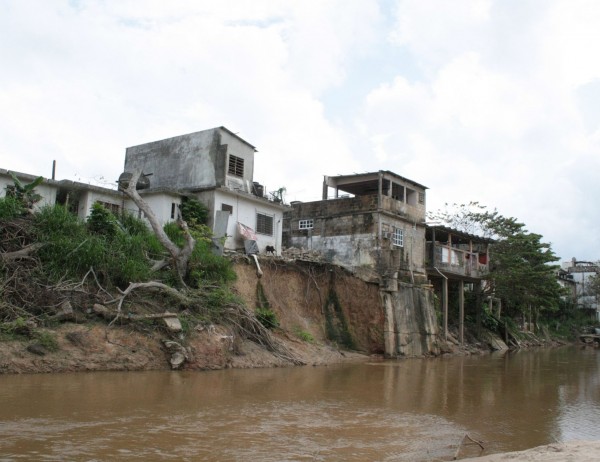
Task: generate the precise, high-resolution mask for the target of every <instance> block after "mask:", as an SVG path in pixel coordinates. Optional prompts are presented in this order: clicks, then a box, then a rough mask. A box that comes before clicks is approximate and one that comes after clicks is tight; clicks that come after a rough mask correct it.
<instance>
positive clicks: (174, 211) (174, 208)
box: [171, 202, 177, 220]
mask: <svg viewBox="0 0 600 462" xmlns="http://www.w3.org/2000/svg"><path fill="white" fill-rule="evenodd" d="M175 218H177V204H176V203H175V202H171V219H173V220H174V219H175Z"/></svg>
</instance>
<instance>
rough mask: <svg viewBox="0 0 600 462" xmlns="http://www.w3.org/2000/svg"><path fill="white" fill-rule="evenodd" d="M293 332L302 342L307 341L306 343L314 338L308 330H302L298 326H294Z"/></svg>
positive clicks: (313, 340) (312, 341)
mask: <svg viewBox="0 0 600 462" xmlns="http://www.w3.org/2000/svg"><path fill="white" fill-rule="evenodd" d="M294 334H295V335H296V337H298V338H299V339H300V340H302V341H303V342H307V343H314V342H315V338H314V337H313V336H312V334H311V333H310V332H306V331H305V330H302V329H301V328H300V327H298V326H296V327H294Z"/></svg>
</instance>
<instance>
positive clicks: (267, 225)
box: [256, 213, 273, 236]
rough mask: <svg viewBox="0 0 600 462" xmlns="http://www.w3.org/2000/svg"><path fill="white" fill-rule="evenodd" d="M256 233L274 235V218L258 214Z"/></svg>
mask: <svg viewBox="0 0 600 462" xmlns="http://www.w3.org/2000/svg"><path fill="white" fill-rule="evenodd" d="M256 232H257V233H258V234H266V235H267V236H272V235H273V216H272V215H265V214H264V213H257V214H256Z"/></svg>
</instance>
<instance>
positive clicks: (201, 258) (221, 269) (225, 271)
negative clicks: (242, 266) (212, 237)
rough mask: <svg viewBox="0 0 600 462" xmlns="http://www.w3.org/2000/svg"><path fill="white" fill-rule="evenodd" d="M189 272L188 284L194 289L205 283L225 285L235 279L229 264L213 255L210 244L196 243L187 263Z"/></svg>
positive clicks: (224, 259) (231, 266) (227, 261)
mask: <svg viewBox="0 0 600 462" xmlns="http://www.w3.org/2000/svg"><path fill="white" fill-rule="evenodd" d="M189 270H190V284H191V285H192V286H194V287H200V286H201V285H203V284H204V283H206V282H213V283H219V284H227V283H229V282H233V281H235V279H236V277H237V275H236V273H235V271H234V269H233V265H232V264H231V262H230V261H229V260H227V259H226V258H224V257H222V256H220V255H215V254H214V253H213V251H212V242H211V243H208V242H205V241H198V242H196V247H195V248H194V252H193V253H192V256H191V258H190V261H189Z"/></svg>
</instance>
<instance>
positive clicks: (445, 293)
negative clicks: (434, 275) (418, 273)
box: [442, 278, 448, 340]
mask: <svg viewBox="0 0 600 462" xmlns="http://www.w3.org/2000/svg"><path fill="white" fill-rule="evenodd" d="M442 307H443V312H444V340H448V279H446V278H444V279H443V280H442Z"/></svg>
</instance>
